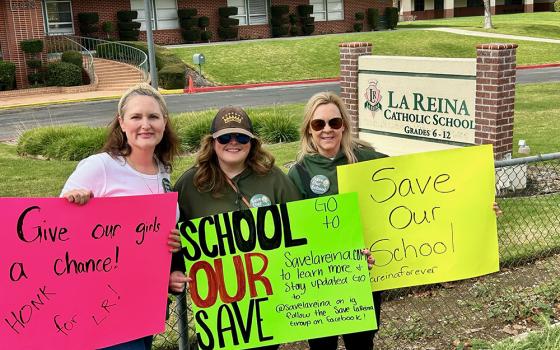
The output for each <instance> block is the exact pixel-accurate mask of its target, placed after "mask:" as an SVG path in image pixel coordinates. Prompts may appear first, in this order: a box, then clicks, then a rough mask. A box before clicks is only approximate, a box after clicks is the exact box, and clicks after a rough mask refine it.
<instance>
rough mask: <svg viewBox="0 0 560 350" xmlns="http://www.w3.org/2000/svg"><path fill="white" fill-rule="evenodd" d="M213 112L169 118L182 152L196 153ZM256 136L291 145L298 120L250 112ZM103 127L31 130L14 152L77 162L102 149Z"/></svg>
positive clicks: (296, 135) (22, 136)
mask: <svg viewBox="0 0 560 350" xmlns="http://www.w3.org/2000/svg"><path fill="white" fill-rule="evenodd" d="M215 114H216V111H215V110H209V111H204V112H191V113H183V114H180V115H178V116H176V117H174V118H172V119H171V121H172V123H173V126H174V128H175V130H176V131H177V134H178V136H179V140H180V142H181V150H182V151H184V152H192V151H195V150H196V149H197V148H198V147H199V146H200V140H201V139H202V138H203V137H204V135H206V134H208V133H209V130H210V123H211V121H212V118H213V117H214V115H215ZM249 114H250V115H251V120H252V121H253V127H254V129H255V134H257V135H258V136H259V137H260V138H261V139H262V140H263V142H265V143H277V142H292V141H296V140H298V139H299V119H296V118H294V117H292V116H290V115H288V114H287V113H281V112H278V113H273V114H270V112H269V110H264V111H259V110H251V111H249ZM106 131H107V129H106V128H103V127H97V128H92V127H87V126H73V125H70V126H68V125H61V126H48V127H41V128H36V129H31V130H28V131H26V132H24V133H23V134H22V135H21V137H20V138H19V141H18V145H17V152H18V154H20V155H22V156H41V157H46V158H48V159H60V160H80V159H83V158H85V157H88V156H90V155H92V154H95V153H98V152H99V151H100V150H101V148H102V147H103V143H104V141H105V136H106Z"/></svg>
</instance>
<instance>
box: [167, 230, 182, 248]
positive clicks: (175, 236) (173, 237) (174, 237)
mask: <svg viewBox="0 0 560 350" xmlns="http://www.w3.org/2000/svg"><path fill="white" fill-rule="evenodd" d="M167 245H168V246H169V251H170V252H171V253H177V252H178V251H180V250H181V235H180V234H179V230H177V229H176V228H175V229H173V230H171V231H170V232H169V237H168V238H167Z"/></svg>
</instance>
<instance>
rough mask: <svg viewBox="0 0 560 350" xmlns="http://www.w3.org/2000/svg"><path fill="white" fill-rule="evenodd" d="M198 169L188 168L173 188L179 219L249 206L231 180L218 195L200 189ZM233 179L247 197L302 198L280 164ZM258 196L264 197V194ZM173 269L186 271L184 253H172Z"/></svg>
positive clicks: (280, 200)
mask: <svg viewBox="0 0 560 350" xmlns="http://www.w3.org/2000/svg"><path fill="white" fill-rule="evenodd" d="M195 172H196V168H194V167H193V168H190V169H189V170H187V171H186V172H185V173H184V174H183V175H181V177H180V178H179V180H178V181H177V183H175V187H174V189H173V190H174V191H176V192H178V193H179V198H178V202H179V212H180V217H179V222H183V221H185V220H191V219H196V218H199V217H203V216H209V215H214V214H221V213H227V212H231V211H237V210H242V209H247V206H246V205H245V203H244V202H243V200H242V199H241V198H240V196H238V195H237V193H235V191H234V190H233V188H231V186H229V185H228V184H226V186H225V190H224V192H223V193H222V196H221V197H219V198H215V197H213V196H212V193H211V192H198V190H197V189H196V187H194V182H193V180H194V175H195ZM232 181H233V183H234V184H235V185H236V186H237V188H238V189H239V191H240V192H241V193H242V194H243V195H244V196H245V198H247V200H248V201H251V199H252V198H254V196H255V195H265V196H266V197H267V198H268V199H269V200H270V202H271V203H270V204H280V203H285V202H291V201H295V200H299V199H301V198H300V195H299V192H298V190H297V189H296V187H295V186H294V184H293V183H292V181H290V179H289V178H288V177H287V176H286V174H284V173H283V172H282V170H280V169H279V168H278V167H273V168H272V170H271V171H270V173H268V174H266V175H257V174H255V173H254V172H253V171H252V170H251V169H249V168H247V169H245V170H244V171H243V172H242V173H241V174H239V175H237V176H235V177H234V178H233V179H232ZM258 197H261V198H262V196H258ZM265 204H266V203H265ZM253 206H255V205H253ZM171 270H172V271H174V270H180V271H185V265H184V261H183V255H182V254H181V253H176V254H173V261H172V266H171Z"/></svg>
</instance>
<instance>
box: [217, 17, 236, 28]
mask: <svg viewBox="0 0 560 350" xmlns="http://www.w3.org/2000/svg"><path fill="white" fill-rule="evenodd" d="M219 21H220V27H224V28H230V27H234V26H238V25H239V19H238V18H229V17H225V18H224V17H222V18H220V20H219Z"/></svg>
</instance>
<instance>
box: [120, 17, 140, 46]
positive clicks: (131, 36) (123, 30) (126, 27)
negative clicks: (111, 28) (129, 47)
mask: <svg viewBox="0 0 560 350" xmlns="http://www.w3.org/2000/svg"><path fill="white" fill-rule="evenodd" d="M117 18H118V19H119V22H118V23H117V25H118V27H119V38H120V39H121V40H131V41H136V40H138V37H139V36H140V30H138V28H140V23H139V22H133V20H134V19H136V18H138V12H137V11H119V12H117ZM123 23H138V24H123Z"/></svg>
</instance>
